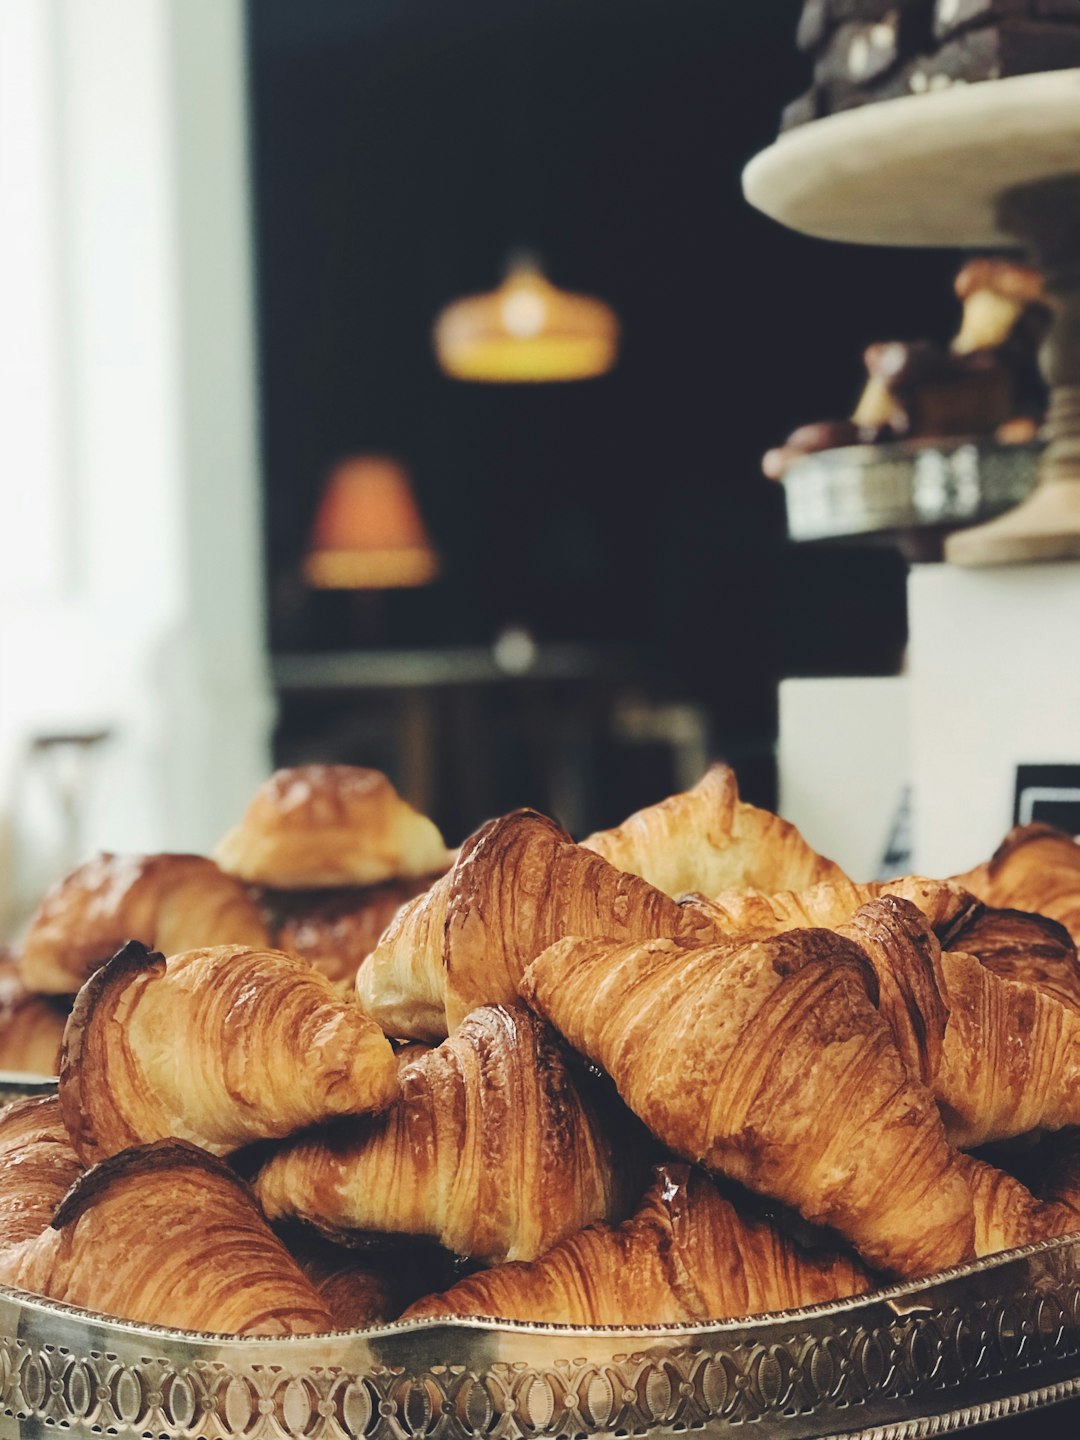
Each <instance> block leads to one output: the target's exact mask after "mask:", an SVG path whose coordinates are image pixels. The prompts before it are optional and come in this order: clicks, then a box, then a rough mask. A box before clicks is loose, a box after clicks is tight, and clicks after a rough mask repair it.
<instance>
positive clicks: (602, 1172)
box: [255, 1002, 625, 1260]
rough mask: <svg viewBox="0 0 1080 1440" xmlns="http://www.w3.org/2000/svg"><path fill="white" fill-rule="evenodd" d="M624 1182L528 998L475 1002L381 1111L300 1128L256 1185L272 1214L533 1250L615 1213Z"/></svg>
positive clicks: (517, 1253) (505, 1251) (521, 1255)
mask: <svg viewBox="0 0 1080 1440" xmlns="http://www.w3.org/2000/svg"><path fill="white" fill-rule="evenodd" d="M624 1185H625V1181H624V1178H623V1176H622V1174H621V1173H619V1172H618V1171H617V1170H616V1163H615V1159H614V1155H613V1152H612V1147H611V1144H610V1142H609V1140H608V1137H607V1135H606V1133H605V1132H604V1130H603V1128H602V1126H601V1123H600V1119H599V1116H598V1114H597V1112H596V1110H595V1109H594V1107H593V1105H592V1104H591V1102H590V1101H589V1100H588V1099H587V1098H586V1096H585V1095H584V1094H583V1093H582V1090H581V1089H579V1088H578V1086H577V1085H576V1084H575V1082H574V1080H573V1078H572V1076H571V1074H570V1072H569V1070H568V1069H567V1064H566V1059H565V1056H564V1053H563V1050H562V1046H561V1044H560V1043H559V1041H558V1040H557V1037H556V1036H555V1035H554V1033H553V1032H552V1031H551V1030H550V1028H549V1027H548V1026H546V1025H544V1024H543V1023H542V1022H541V1021H540V1020H538V1019H537V1018H536V1017H535V1016H534V1015H532V1014H530V1013H529V1011H528V1010H526V1008H525V1007H524V1006H523V1005H522V1004H521V1003H520V1002H518V1003H516V1004H515V1005H513V1006H511V1007H507V1008H504V1007H502V1006H489V1007H486V1008H484V1009H481V1010H477V1011H475V1012H474V1013H473V1014H472V1015H470V1016H469V1018H468V1019H467V1020H466V1021H465V1023H464V1024H463V1025H462V1026H461V1027H460V1029H459V1030H458V1031H457V1032H456V1033H455V1034H454V1035H453V1036H451V1038H450V1039H449V1040H446V1041H444V1043H443V1044H442V1045H440V1046H439V1047H438V1049H436V1050H432V1051H429V1052H428V1053H427V1054H424V1055H421V1056H420V1058H419V1059H416V1060H413V1061H412V1062H411V1063H409V1064H406V1065H405V1066H404V1067H403V1068H402V1070H401V1097H400V1099H399V1100H398V1101H397V1102H396V1103H395V1104H394V1105H393V1106H392V1107H391V1109H390V1110H388V1111H387V1112H386V1113H385V1114H384V1115H381V1116H378V1117H376V1118H374V1119H371V1120H358V1121H351V1122H349V1123H348V1124H347V1125H341V1126H338V1127H335V1128H333V1129H331V1130H325V1131H316V1132H313V1133H312V1134H310V1135H305V1136H300V1137H298V1138H296V1139H295V1140H292V1141H290V1142H289V1143H287V1144H286V1145H285V1146H283V1147H282V1148H281V1149H280V1150H279V1151H278V1152H277V1153H276V1154H275V1155H273V1156H272V1157H271V1158H270V1159H269V1161H268V1162H267V1163H266V1165H265V1166H264V1167H263V1169H262V1170H261V1172H260V1173H259V1175H258V1176H257V1177H256V1181H255V1189H256V1193H257V1195H258V1197H259V1199H260V1201H261V1202H262V1205H263V1208H264V1209H265V1211H266V1214H267V1216H268V1217H269V1218H270V1219H271V1220H279V1219H282V1218H284V1217H298V1218H300V1219H302V1220H306V1221H309V1222H311V1223H313V1224H315V1225H316V1226H322V1227H324V1228H325V1227H330V1228H331V1229H333V1230H346V1229H347V1230H362V1231H383V1232H390V1233H397V1234H407V1235H423V1236H428V1237H430V1238H432V1239H435V1240H437V1241H438V1242H439V1243H440V1244H441V1245H444V1246H445V1247H446V1248H447V1249H448V1250H452V1251H454V1252H456V1253H457V1254H459V1255H472V1256H475V1257H477V1258H478V1259H485V1260H505V1259H507V1258H509V1259H511V1260H519V1259H520V1260H532V1259H534V1258H535V1257H536V1256H537V1255H539V1254H541V1252H542V1251H544V1250H546V1249H547V1248H548V1246H549V1245H552V1244H554V1242H555V1241H556V1240H561V1239H562V1238H563V1236H565V1235H568V1234H570V1233H571V1232H572V1231H574V1230H577V1229H580V1227H581V1226H582V1225H586V1224H588V1223H589V1221H591V1220H597V1219H608V1218H612V1217H613V1216H614V1215H615V1213H616V1211H617V1210H618V1209H619V1207H620V1206H621V1204H622V1200H623V1189H624Z"/></svg>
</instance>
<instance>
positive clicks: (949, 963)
mask: <svg viewBox="0 0 1080 1440" xmlns="http://www.w3.org/2000/svg"><path fill="white" fill-rule="evenodd" d="M941 961H942V974H943V976H944V980H945V994H944V999H945V1003H946V1005H947V1006H948V1008H949V1023H948V1025H947V1026H946V1029H945V1047H944V1053H943V1058H942V1065H941V1069H940V1071H939V1073H938V1077H937V1080H936V1083H935V1093H936V1094H937V1096H938V1099H939V1102H940V1104H941V1107H942V1114H943V1116H944V1118H945V1123H946V1128H947V1129H948V1131H949V1136H950V1139H951V1140H952V1141H953V1143H954V1144H955V1145H957V1146H961V1147H963V1148H965V1149H966V1148H969V1147H972V1146H976V1145H985V1144H987V1143H988V1142H989V1141H992V1140H1003V1139H1007V1138H1009V1137H1010V1136H1013V1135H1024V1134H1027V1132H1028V1131H1031V1130H1038V1129H1045V1130H1060V1129H1061V1128H1062V1127H1064V1126H1066V1125H1077V1124H1080V1014H1078V1013H1077V1011H1075V1010H1074V1009H1072V1008H1071V1007H1067V1006H1065V1005H1062V1004H1060V1003H1059V1002H1058V1001H1056V1000H1054V999H1052V998H1051V997H1050V996H1049V995H1046V994H1044V993H1043V992H1042V991H1039V990H1036V989H1035V987H1034V986H1031V985H1021V984H1016V983H1010V982H1008V981H1004V980H1000V979H998V977H997V976H996V975H994V974H992V973H991V972H990V971H989V970H987V969H986V968H985V967H984V966H983V965H982V963H981V962H980V961H979V960H977V959H976V958H975V956H973V955H964V954H962V953H960V952H958V951H946V952H945V953H944V954H943V955H942V957H941Z"/></svg>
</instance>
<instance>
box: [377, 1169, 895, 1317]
mask: <svg viewBox="0 0 1080 1440" xmlns="http://www.w3.org/2000/svg"><path fill="white" fill-rule="evenodd" d="M871 1283H872V1282H871V1280H870V1277H869V1276H868V1275H867V1273H866V1271H865V1270H863V1268H862V1267H861V1266H860V1265H859V1264H858V1263H857V1262H856V1261H855V1260H853V1259H850V1258H848V1257H847V1256H845V1255H842V1254H840V1253H838V1252H837V1251H835V1250H822V1251H820V1252H811V1251H808V1250H803V1249H801V1248H800V1247H799V1246H798V1245H796V1244H795V1243H794V1242H793V1241H791V1240H789V1239H787V1238H785V1237H784V1236H783V1235H781V1234H780V1232H779V1231H778V1230H776V1229H774V1228H773V1226H771V1225H770V1224H769V1223H768V1222H767V1221H766V1220H763V1219H759V1218H756V1217H753V1216H750V1215H749V1214H741V1213H740V1211H739V1210H737V1209H736V1208H735V1206H734V1205H733V1204H732V1203H731V1202H730V1201H729V1200H727V1199H726V1198H725V1197H724V1196H723V1195H722V1194H721V1193H720V1191H719V1190H718V1189H717V1187H716V1185H715V1184H714V1183H713V1182H712V1181H711V1180H709V1179H708V1177H707V1176H705V1175H702V1174H701V1173H700V1172H699V1171H696V1170H692V1169H691V1168H690V1167H689V1166H687V1165H669V1166H664V1167H662V1168H661V1169H660V1170H659V1171H658V1172H657V1177H656V1180H655V1183H654V1184H653V1185H652V1187H651V1189H650V1190H649V1191H648V1193H647V1194H646V1196H645V1199H644V1200H643V1202H642V1205H641V1208H640V1209H639V1210H638V1211H637V1213H636V1214H635V1215H634V1216H633V1217H632V1218H631V1219H629V1220H627V1221H625V1222H624V1223H623V1224H622V1225H619V1226H614V1227H613V1226H611V1225H604V1224H598V1225H590V1226H589V1227H588V1229H586V1230H580V1231H578V1233H577V1234H576V1235H571V1236H570V1237H569V1238H568V1239H566V1240H563V1241H562V1242H561V1243H560V1244H558V1245H555V1246H553V1247H552V1249H550V1250H549V1251H548V1252H547V1253H546V1254H545V1255H543V1256H542V1257H541V1258H540V1259H539V1260H536V1261H534V1262H533V1263H532V1264H514V1265H501V1266H499V1267H498V1268H497V1269H494V1270H485V1271H481V1272H480V1273H479V1274H476V1275H471V1276H469V1277H468V1278H467V1279H465V1280H462V1281H460V1282H459V1283H458V1284H457V1285H455V1286H454V1287H453V1288H452V1289H451V1290H449V1291H447V1292H446V1293H445V1294H442V1295H429V1296H426V1297H425V1298H424V1299H423V1300H421V1301H419V1302H418V1303H417V1304H415V1305H412V1306H410V1307H409V1309H408V1310H406V1311H405V1314H404V1316H403V1317H402V1318H403V1319H407V1320H413V1319H419V1318H421V1317H431V1316H435V1315H484V1316H489V1317H492V1318H495V1319H502V1320H529V1321H539V1322H545V1321H546V1322H548V1323H552V1324H561V1325H669V1324H675V1323H679V1322H682V1321H699V1322H700V1321H706V1320H724V1319H729V1318H734V1317H736V1316H743V1315H757V1314H762V1313H764V1312H766V1311H771V1310H791V1309H796V1308H797V1307H799V1306H802V1305H816V1304H819V1303H821V1302H823V1301H827V1300H839V1299H841V1298H843V1297H845V1296H849V1295H859V1294H862V1293H863V1292H864V1291H866V1290H869V1289H870V1288H871Z"/></svg>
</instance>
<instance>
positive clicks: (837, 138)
mask: <svg viewBox="0 0 1080 1440" xmlns="http://www.w3.org/2000/svg"><path fill="white" fill-rule="evenodd" d="M1073 174H1080V70H1058V71H1054V72H1051V73H1047V74H1040V75H1020V76H1016V77H1015V78H1013V79H1008V80H988V81H982V82H980V83H978V84H974V85H959V86H954V87H952V88H950V89H948V90H939V91H935V92H932V93H929V94H924V95H907V96H903V97H902V98H901V99H898V100H883V101H880V102H878V103H875V104H869V105H863V106H861V107H859V108H858V109H856V110H848V111H845V112H843V113H842V114H839V115H830V116H828V117H826V118H825V119H824V120H815V121H813V122H811V123H810V124H808V125H803V126H800V127H799V128H798V129H796V130H792V131H790V132H789V133H788V134H786V135H782V136H781V137H780V139H779V140H777V141H776V143H775V144H773V145H771V146H770V147H769V148H768V149H767V150H764V151H762V153H761V154H760V155H757V156H755V158H754V159H753V160H751V161H750V163H749V165H748V166H747V167H746V170H745V172H744V174H743V190H744V193H745V195H746V198H747V199H748V200H749V201H750V203H751V204H752V205H755V206H756V207H757V208H758V209H759V210H763V211H764V212H765V214H766V215H769V216H771V217H772V218H773V219H774V220H779V221H780V222H781V223H782V224H784V225H788V226H790V227H791V228H792V229H793V230H801V231H803V232H804V233H805V234H807V235H815V236H817V237H819V238H820V239H823V240H848V241H854V242H857V243H860V244H869V245H942V246H960V247H991V246H1003V245H1006V246H1014V245H1015V244H1016V243H1017V242H1016V240H1015V238H1014V237H1012V236H1011V235H1009V234H1007V233H1006V232H1004V231H1003V230H1002V229H1001V228H1000V225H999V222H998V214H997V210H998V201H999V200H1000V197H1001V196H1002V195H1003V194H1005V193H1006V192H1007V191H1009V190H1013V189H1015V188H1016V187H1018V186H1021V185H1025V184H1030V183H1032V182H1034V181H1038V180H1045V179H1050V178H1053V177H1058V176H1062V175H1073Z"/></svg>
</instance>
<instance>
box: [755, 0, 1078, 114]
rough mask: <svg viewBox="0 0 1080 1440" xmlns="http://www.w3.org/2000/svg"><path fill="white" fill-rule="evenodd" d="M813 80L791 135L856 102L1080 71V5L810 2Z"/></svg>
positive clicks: (1065, 1)
mask: <svg viewBox="0 0 1080 1440" xmlns="http://www.w3.org/2000/svg"><path fill="white" fill-rule="evenodd" d="M796 43H797V44H798V46H799V48H800V49H801V50H803V51H805V52H806V53H807V54H808V55H809V56H810V57H811V59H812V60H813V67H814V68H813V84H812V85H811V87H810V89H809V90H808V91H806V92H805V94H803V95H800V96H799V97H798V98H797V99H795V100H793V101H792V102H791V104H790V105H788V106H787V107H786V108H785V110H784V112H783V116H782V119H781V125H780V128H781V130H790V129H792V128H794V127H795V126H797V125H803V124H806V123H807V122H808V121H811V120H818V119H821V118H822V117H823V116H825V115H832V114H835V113H837V112H838V111H841V110H849V109H851V108H853V107H854V106H857V105H866V104H870V103H872V102H874V101H879V100H891V99H895V98H897V97H898V96H901V95H918V94H924V93H926V92H928V91H934V90H943V89H947V88H949V87H951V86H954V85H969V84H974V83H976V82H978V81H982V80H1000V79H1003V78H1005V77H1007V76H1010V75H1029V74H1033V73H1035V72H1037V71H1043V70H1067V69H1071V68H1073V67H1080V0H805V3H804V5H803V10H802V15H801V18H800V20H799V28H798V31H797V34H796Z"/></svg>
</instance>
